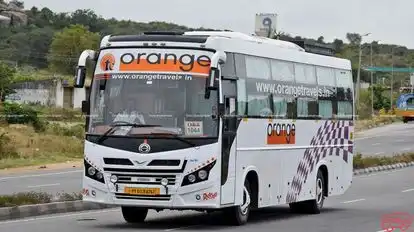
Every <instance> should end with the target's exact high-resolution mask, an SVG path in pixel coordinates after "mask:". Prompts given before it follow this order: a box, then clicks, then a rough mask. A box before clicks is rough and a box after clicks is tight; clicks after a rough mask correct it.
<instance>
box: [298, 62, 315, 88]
mask: <svg viewBox="0 0 414 232" xmlns="http://www.w3.org/2000/svg"><path fill="white" fill-rule="evenodd" d="M295 81H296V82H297V83H301V84H313V85H316V84H317V82H316V71H315V67H314V66H312V65H306V64H295Z"/></svg>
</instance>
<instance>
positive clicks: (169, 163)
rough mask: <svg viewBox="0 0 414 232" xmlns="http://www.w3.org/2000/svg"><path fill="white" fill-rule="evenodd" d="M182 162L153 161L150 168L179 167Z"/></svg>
mask: <svg viewBox="0 0 414 232" xmlns="http://www.w3.org/2000/svg"><path fill="white" fill-rule="evenodd" d="M178 165H180V160H153V161H151V163H149V164H148V166H178Z"/></svg>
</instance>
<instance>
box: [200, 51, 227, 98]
mask: <svg viewBox="0 0 414 232" xmlns="http://www.w3.org/2000/svg"><path fill="white" fill-rule="evenodd" d="M226 58H227V57H226V53H224V52H222V51H217V52H216V53H214V55H213V57H212V58H211V67H210V72H209V74H208V76H207V79H206V87H205V98H206V99H208V98H210V91H211V90H217V89H218V81H219V79H220V76H221V75H220V69H219V65H220V64H224V63H225V62H226Z"/></svg>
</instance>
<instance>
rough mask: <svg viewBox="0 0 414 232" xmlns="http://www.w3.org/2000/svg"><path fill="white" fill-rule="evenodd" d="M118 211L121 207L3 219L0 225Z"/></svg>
mask: <svg viewBox="0 0 414 232" xmlns="http://www.w3.org/2000/svg"><path fill="white" fill-rule="evenodd" d="M116 211H119V209H111V210H101V211H87V212H83V213H72V214H64V215H58V216H51V217H39V218H29V219H20V220H12V221H2V222H0V225H4V224H12V223H21V222H31V221H40V220H49V219H57V218H65V217H72V216H81V215H91V214H104V213H112V212H116Z"/></svg>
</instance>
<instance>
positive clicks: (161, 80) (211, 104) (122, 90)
mask: <svg viewBox="0 0 414 232" xmlns="http://www.w3.org/2000/svg"><path fill="white" fill-rule="evenodd" d="M211 55H212V53H211V52H205V51H197V50H190V51H181V50H171V49H162V50H161V49H144V50H142V49H136V50H135V49H113V50H103V51H101V54H100V57H99V59H98V62H97V67H96V70H95V75H94V80H93V82H92V86H91V96H90V103H91V105H90V106H91V112H90V114H91V115H90V123H89V129H88V132H89V133H90V134H104V133H105V132H106V131H108V129H109V128H110V127H111V125H112V124H114V123H130V124H137V125H138V126H134V127H121V128H120V129H115V130H114V134H115V135H121V136H122V135H124V136H139V135H143V134H152V135H159V134H174V135H179V136H183V137H217V135H218V130H217V127H218V124H217V123H218V122H217V120H216V119H215V118H214V115H216V112H217V104H218V99H217V93H216V92H212V94H211V96H210V98H208V99H205V98H204V94H205V83H206V77H207V76H208V72H209V61H210V60H209V57H210V56H211ZM139 125H143V126H139Z"/></svg>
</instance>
